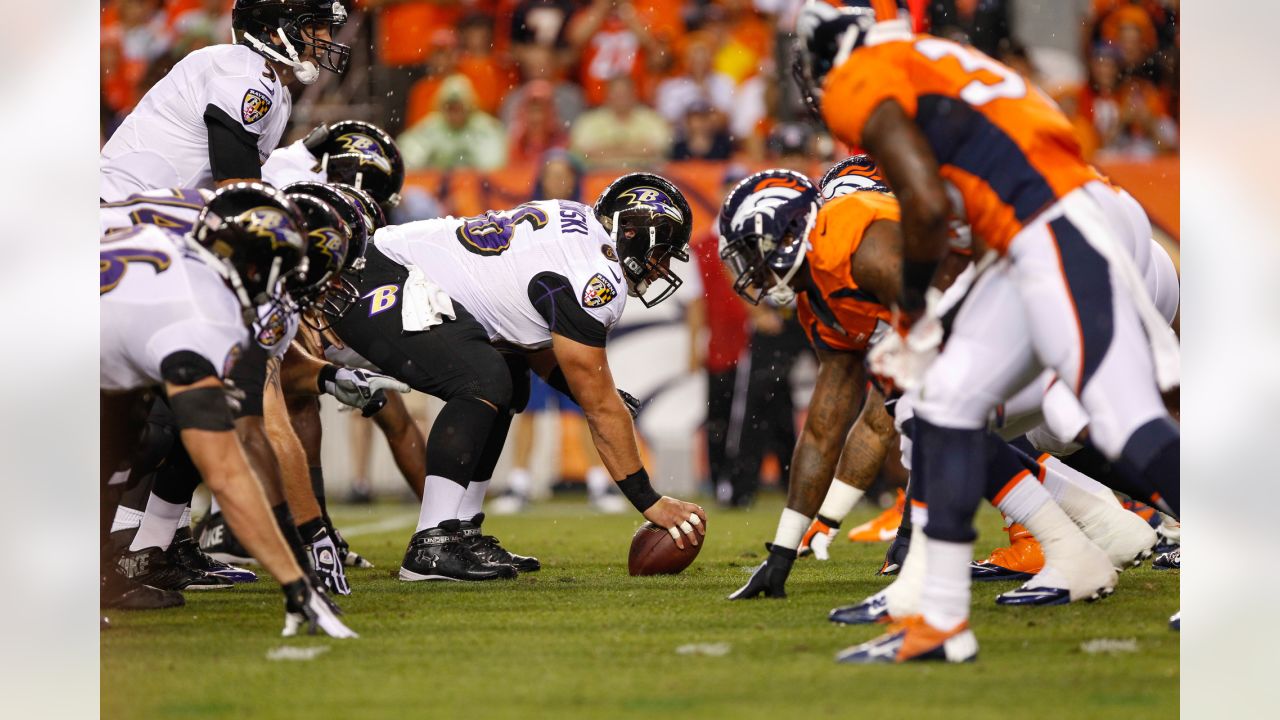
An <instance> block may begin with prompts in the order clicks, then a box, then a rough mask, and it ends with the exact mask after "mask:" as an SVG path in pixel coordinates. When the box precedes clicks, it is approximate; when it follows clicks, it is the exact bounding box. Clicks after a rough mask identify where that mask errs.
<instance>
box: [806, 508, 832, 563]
mask: <svg viewBox="0 0 1280 720" xmlns="http://www.w3.org/2000/svg"><path fill="white" fill-rule="evenodd" d="M837 529H838V528H833V527H831V526H829V525H827V524H826V523H825V522H823V521H822V520H819V519H817V518H814V520H813V523H812V524H810V525H809V530H808V532H806V533H805V534H804V537H803V538H801V539H800V547H798V548H796V557H804V556H806V555H809V554H812V555H813V556H814V557H815V558H817V559H819V560H828V559H830V558H831V552H830V548H831V541H832V540H834V539H835V537H836V531H837Z"/></svg>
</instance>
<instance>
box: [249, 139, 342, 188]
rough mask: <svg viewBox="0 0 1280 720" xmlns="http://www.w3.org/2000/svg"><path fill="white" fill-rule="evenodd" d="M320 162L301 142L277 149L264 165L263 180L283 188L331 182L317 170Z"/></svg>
mask: <svg viewBox="0 0 1280 720" xmlns="http://www.w3.org/2000/svg"><path fill="white" fill-rule="evenodd" d="M319 166H320V160H319V159H318V158H316V156H315V155H312V154H311V151H310V150H308V149H307V146H306V145H303V144H302V141H301V140H299V141H297V142H295V143H293V144H291V145H285V146H284V147H282V148H276V149H275V151H273V152H272V153H271V157H268V158H267V161H266V162H265V163H264V164H263V165H262V179H263V180H264V181H266V182H268V183H270V184H271V185H273V186H275V187H278V188H282V187H284V186H285V185H288V184H290V183H296V182H302V181H304V180H305V181H308V182H319V183H322V182H329V178H328V176H327V175H325V174H324V173H322V172H319V171H317V170H316V168H318V167H319Z"/></svg>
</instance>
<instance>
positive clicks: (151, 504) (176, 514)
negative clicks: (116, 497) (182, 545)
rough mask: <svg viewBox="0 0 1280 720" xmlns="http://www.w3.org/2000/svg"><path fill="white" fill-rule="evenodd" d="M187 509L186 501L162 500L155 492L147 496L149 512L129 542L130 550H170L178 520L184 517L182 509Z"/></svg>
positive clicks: (145, 514)
mask: <svg viewBox="0 0 1280 720" xmlns="http://www.w3.org/2000/svg"><path fill="white" fill-rule="evenodd" d="M186 509H187V504H186V503H181V504H179V503H171V502H167V501H165V500H161V499H160V498H159V497H158V496H157V495H156V494H155V493H151V497H149V498H147V512H146V513H144V514H143V516H142V523H141V524H140V525H138V534H137V535H134V536H133V542H131V543H129V549H130V550H141V549H143V548H149V547H158V548H160V549H161V550H168V549H169V544H170V543H172V542H173V533H174V531H176V530H177V529H178V521H179V520H181V519H182V511H183V510H186Z"/></svg>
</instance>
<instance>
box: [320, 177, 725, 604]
mask: <svg viewBox="0 0 1280 720" xmlns="http://www.w3.org/2000/svg"><path fill="white" fill-rule="evenodd" d="M691 227H692V218H691V217H690V211H689V206H688V203H687V202H685V199H684V196H683V195H682V194H681V193H680V191H679V190H678V189H677V188H676V187H675V186H674V185H672V184H671V183H670V182H668V181H667V180H665V179H663V178H661V177H658V176H656V175H649V174H644V173H635V174H631V175H627V176H624V177H622V178H619V179H618V180H616V181H614V183H613V184H612V185H610V186H609V187H608V188H607V189H606V190H605V191H604V193H603V194H601V196H600V198H599V199H598V200H597V201H596V204H595V207H594V208H589V207H587V206H585V205H582V204H579V203H575V202H569V201H564V200H548V201H539V202H532V203H527V204H525V205H521V206H519V207H516V208H514V209H511V210H507V211H501V212H497V211H490V212H487V213H485V214H484V215H481V216H478V217H473V218H443V219H438V220H425V221H421V222H414V223H409V224H407V225H400V226H390V227H387V228H384V229H382V230H380V231H378V233H377V234H376V235H375V236H374V242H373V245H372V246H371V247H370V249H369V251H368V253H367V254H366V261H367V264H366V266H365V270H364V273H363V277H362V279H361V282H360V288H359V289H360V292H361V300H360V302H359V303H358V304H356V305H354V306H352V307H351V308H350V309H349V310H348V311H347V312H346V313H345V314H344V315H343V316H342V317H341V318H339V319H337V320H335V322H334V327H335V328H336V329H337V331H338V334H339V336H340V337H341V339H342V340H343V341H344V342H345V343H346V344H348V345H349V346H350V347H351V348H352V349H354V350H355V351H356V352H358V353H360V354H361V355H362V356H364V357H365V358H367V359H368V360H369V361H371V362H372V363H374V364H375V365H377V366H378V367H379V368H380V369H382V370H383V371H384V372H387V373H389V374H390V375H392V376H393V377H396V378H398V379H400V380H403V381H404V382H406V383H408V384H409V385H410V386H411V387H413V388H414V389H416V390H420V391H422V392H426V393H429V394H432V395H435V396H437V397H439V398H441V399H443V400H444V401H445V406H444V408H443V409H442V410H441V412H440V414H439V416H438V417H437V418H436V421H435V424H434V425H433V427H432V429H431V435H430V437H429V438H428V442H427V477H426V482H425V485H424V492H423V502H422V511H421V514H420V516H419V520H418V527H417V532H416V533H415V534H414V536H413V539H412V540H411V541H410V543H409V548H408V551H407V552H406V553H405V557H404V562H403V563H402V565H401V568H400V578H401V579H402V580H406V581H417V580H492V579H496V578H502V577H514V576H515V574H516V570H517V568H524V569H526V570H532V569H536V568H537V567H538V564H537V561H536V560H535V559H533V558H522V557H520V556H513V555H511V553H509V552H507V551H506V550H504V549H502V548H501V547H500V546H498V545H497V542H496V541H494V540H492V537H491V536H485V535H483V534H482V533H481V532H480V528H479V525H480V523H481V522H483V519H484V516H483V513H481V506H482V502H483V500H484V492H485V489H486V488H487V486H488V484H489V479H490V477H491V476H492V473H493V468H494V465H495V464H496V463H497V460H498V454H499V453H500V451H501V449H502V446H503V442H504V441H505V439H506V433H507V429H508V427H509V426H510V420H511V413H512V412H513V411H517V412H518V411H519V410H520V409H521V407H522V406H523V402H524V401H523V398H521V397H520V395H521V394H522V391H521V390H518V389H517V388H518V387H519V385H521V384H523V383H522V381H523V380H526V379H527V370H526V368H532V369H533V370H534V371H536V372H538V373H539V375H541V376H543V377H545V378H547V380H548V381H549V382H550V383H551V384H552V385H553V386H556V387H559V388H563V389H565V390H567V391H568V392H570V393H571V394H572V395H573V396H574V397H575V398H576V399H577V401H578V403H579V404H580V405H581V406H582V408H583V410H584V412H585V413H586V416H587V421H588V424H589V425H590V427H591V433H592V437H593V438H594V439H595V442H596V447H597V449H598V450H599V451H600V456H601V459H602V460H603V461H604V463H605V466H606V467H607V468H608V469H609V471H610V472H611V474H612V475H613V477H614V478H615V479H617V480H618V484H619V488H620V490H621V491H622V492H623V494H624V495H626V497H627V498H628V499H629V500H630V501H631V502H632V504H633V505H635V507H636V509H637V510H638V511H640V512H641V513H643V514H644V516H645V517H646V518H648V519H649V520H651V521H653V522H654V523H655V524H657V525H660V526H662V527H664V528H667V529H668V530H669V531H670V532H671V533H672V535H673V536H674V537H675V538H676V542H677V544H679V545H681V546H682V547H683V543H684V542H692V543H697V542H698V537H699V536H700V535H701V534H703V533H705V522H706V517H705V515H704V514H703V512H702V509H701V508H700V507H698V506H697V505H694V504H692V503H686V502H682V501H680V500H676V499H673V498H670V497H661V496H659V495H658V494H657V493H656V492H655V491H654V490H653V488H652V486H651V485H650V484H649V478H648V474H647V473H646V472H645V469H644V467H643V465H642V464H641V462H640V455H639V450H638V448H637V447H636V441H635V435H634V433H635V430H634V427H633V425H632V421H631V415H630V413H629V412H628V408H627V406H626V405H625V404H624V400H623V398H622V397H621V396H620V395H619V393H618V391H617V390H616V389H615V386H614V383H613V376H612V373H611V372H610V371H609V364H608V358H607V356H606V354H605V343H606V338H607V337H608V332H609V329H610V328H611V327H612V326H613V325H614V324H615V323H616V322H617V321H618V319H619V318H620V317H621V315H622V309H623V306H624V304H625V302H626V297H627V295H631V296H633V297H636V298H638V299H639V300H640V301H641V302H642V303H644V304H645V305H646V306H651V305H654V304H656V303H658V302H661V301H662V300H663V299H665V298H667V297H669V296H670V295H671V294H672V293H673V292H674V291H675V289H676V288H677V287H678V286H679V284H680V279H679V277H678V276H677V275H676V274H675V273H673V272H672V271H671V270H670V269H669V268H668V266H669V264H670V262H671V260H673V259H678V260H685V259H686V258H687V253H686V251H687V247H688V242H689V235H690V229H691ZM499 346H500V347H502V348H503V349H504V350H510V351H511V352H512V353H514V354H509V355H508V356H507V357H506V358H504V356H503V354H502V353H500V352H499V351H498V347H499ZM513 380H514V382H513ZM523 392H527V390H524V391H523Z"/></svg>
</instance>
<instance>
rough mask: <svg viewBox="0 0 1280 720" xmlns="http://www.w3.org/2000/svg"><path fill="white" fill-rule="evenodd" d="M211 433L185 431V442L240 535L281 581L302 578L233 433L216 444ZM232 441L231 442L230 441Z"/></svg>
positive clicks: (234, 530)
mask: <svg viewBox="0 0 1280 720" xmlns="http://www.w3.org/2000/svg"><path fill="white" fill-rule="evenodd" d="M209 435H210V433H208V432H206V431H200V430H183V431H182V442H183V444H184V445H185V446H186V447H187V450H188V452H190V453H191V459H192V461H193V462H194V463H195V465H196V468H197V469H198V470H199V471H200V475H201V477H202V478H204V481H205V484H206V485H208V486H209V490H210V492H212V493H213V495H214V497H216V498H217V499H218V504H219V505H220V506H221V508H222V513H223V514H224V515H225V516H226V519H227V523H228V524H229V525H230V526H231V530H232V532H234V533H235V535H236V538H237V539H238V540H239V541H240V543H241V544H242V545H244V547H245V549H246V550H248V551H249V553H250V554H251V555H253V557H254V558H256V559H257V560H258V562H260V563H262V566H263V567H265V568H266V569H267V571H268V572H270V573H271V574H272V576H274V577H275V578H276V580H278V581H279V582H280V583H282V584H283V583H290V582H293V581H295V580H297V579H299V578H301V577H302V569H301V568H299V567H298V563H297V561H296V560H295V559H294V557H293V553H292V552H291V551H290V550H289V546H288V545H287V544H286V543H285V541H284V536H283V535H281V534H280V530H279V528H277V527H276V521H275V518H274V517H273V516H272V514H271V507H270V506H269V505H268V504H267V498H266V496H265V495H264V494H263V492H262V489H261V488H260V487H259V485H258V482H257V480H256V479H255V478H254V477H253V471H252V470H250V469H249V464H248V462H247V461H246V460H245V456H244V454H243V452H242V451H241V450H240V447H239V445H238V444H237V443H236V441H235V439H234V437H233V436H231V434H230V433H226V435H227V438H226V439H225V440H223V439H221V438H219V439H218V440H220V442H217V443H216V444H215V445H213V446H212V447H211V446H210V443H208V442H207V441H208V440H209V439H210V438H209V437H208V436H209ZM227 441H229V442H227Z"/></svg>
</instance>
